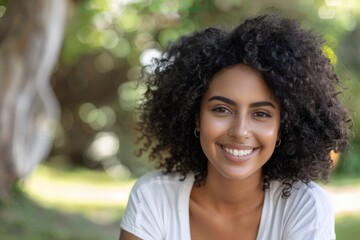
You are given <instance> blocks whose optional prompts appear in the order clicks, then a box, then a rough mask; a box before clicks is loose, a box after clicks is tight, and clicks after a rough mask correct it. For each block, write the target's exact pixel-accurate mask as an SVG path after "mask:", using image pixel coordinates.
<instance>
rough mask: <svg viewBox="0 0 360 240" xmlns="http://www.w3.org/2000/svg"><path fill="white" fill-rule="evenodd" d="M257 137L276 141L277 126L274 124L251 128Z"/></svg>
mask: <svg viewBox="0 0 360 240" xmlns="http://www.w3.org/2000/svg"><path fill="white" fill-rule="evenodd" d="M253 132H255V133H256V134H257V135H258V136H263V138H266V139H267V140H273V141H277V139H278V135H279V126H278V124H276V123H269V124H263V125H257V126H255V127H254V128H253Z"/></svg>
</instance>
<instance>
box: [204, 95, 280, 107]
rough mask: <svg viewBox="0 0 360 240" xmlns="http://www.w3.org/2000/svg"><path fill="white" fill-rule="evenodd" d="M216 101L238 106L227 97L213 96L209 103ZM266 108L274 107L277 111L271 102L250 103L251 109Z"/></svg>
mask: <svg viewBox="0 0 360 240" xmlns="http://www.w3.org/2000/svg"><path fill="white" fill-rule="evenodd" d="M216 100H217V101H221V102H224V103H227V104H230V105H233V106H236V105H237V104H236V102H235V101H233V100H231V99H229V98H226V97H222V96H213V97H211V98H209V100H208V102H211V101H216ZM266 106H269V107H272V108H274V109H276V107H275V105H274V104H273V103H272V102H269V101H259V102H253V103H250V107H251V108H256V107H266Z"/></svg>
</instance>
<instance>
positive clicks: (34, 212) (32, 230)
mask: <svg viewBox="0 0 360 240" xmlns="http://www.w3.org/2000/svg"><path fill="white" fill-rule="evenodd" d="M118 234H119V225H118V221H114V222H112V223H108V224H106V225H103V224H99V223H96V222H94V221H91V220H89V219H88V218H86V217H85V216H83V215H82V214H79V213H65V212H63V211H60V210H56V209H54V208H44V207H41V206H40V205H39V204H37V203H36V202H34V201H33V200H32V199H30V198H28V197H27V196H17V197H16V198H13V199H11V200H7V201H5V202H3V203H2V204H1V207H0V239H6V240H19V239H26V240H48V239H49V240H50V239H51V240H75V239H76V240H100V239H101V240H102V239H104V240H107V239H108V240H110V239H117V238H118Z"/></svg>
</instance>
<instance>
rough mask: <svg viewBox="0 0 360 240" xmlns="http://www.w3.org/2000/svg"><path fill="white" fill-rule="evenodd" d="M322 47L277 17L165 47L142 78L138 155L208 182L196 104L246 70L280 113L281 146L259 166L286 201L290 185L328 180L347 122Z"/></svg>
mask: <svg viewBox="0 0 360 240" xmlns="http://www.w3.org/2000/svg"><path fill="white" fill-rule="evenodd" d="M323 44H324V40H323V39H322V38H321V37H320V36H318V35H316V34H314V33H313V32H311V31H308V30H305V29H303V28H302V27H301V25H300V23H299V22H298V21H296V20H292V19H287V18H282V17H279V16H277V15H261V16H258V17H255V18H251V19H248V20H246V21H244V22H243V23H242V24H240V25H239V26H238V27H236V28H234V29H233V30H231V31H225V30H221V29H218V28H208V29H205V30H203V31H199V32H196V33H194V34H192V35H190V36H184V37H182V38H180V39H179V40H178V41H176V42H174V43H173V44H171V45H169V47H168V49H167V50H166V51H165V52H164V53H163V54H162V56H161V57H160V58H158V59H156V60H155V61H154V65H155V70H153V71H152V72H151V73H150V74H149V77H148V78H147V79H146V81H145V84H146V85H147V91H146V93H145V95H144V98H145V99H144V102H143V103H142V104H141V106H140V108H139V110H140V122H139V125H138V126H139V127H138V130H139V132H140V137H139V140H141V141H142V142H143V146H142V148H141V149H140V152H141V153H142V152H144V151H148V150H150V159H153V160H156V161H158V163H159V164H158V167H159V168H161V169H163V170H164V173H169V172H179V173H180V174H182V176H183V178H185V177H186V175H187V174H188V173H189V172H190V171H192V172H194V174H195V185H196V186H200V185H201V183H202V182H203V180H204V179H205V178H206V176H207V159H206V157H205V155H204V153H203V151H202V148H201V146H200V141H199V139H198V138H196V137H195V136H194V129H195V127H196V126H195V119H196V116H197V114H198V113H199V108H200V101H201V98H202V96H203V95H204V93H205V91H206V90H207V88H208V86H209V83H210V81H211V79H212V78H213V76H214V75H215V74H216V73H217V72H219V71H220V70H222V69H224V68H229V67H231V66H233V65H236V64H246V65H248V66H250V67H252V68H253V69H255V70H257V71H259V72H260V73H261V74H262V75H263V77H264V80H265V82H266V83H267V85H268V86H269V88H270V89H271V90H272V92H273V94H274V96H275V97H276V98H277V100H278V102H279V103H280V107H281V121H280V131H281V139H282V144H281V145H280V146H279V147H278V148H275V151H274V153H273V155H272V156H271V158H270V159H269V161H267V163H266V164H265V165H264V166H263V173H264V176H265V178H264V179H265V180H264V182H265V183H264V188H267V187H268V184H269V182H270V181H271V180H279V181H282V182H283V184H284V189H283V196H284V197H288V196H289V195H290V192H291V189H292V185H293V183H294V182H296V181H302V182H305V183H308V182H310V181H312V180H324V181H327V180H328V176H329V171H330V168H331V166H332V159H331V158H330V154H329V153H330V151H331V150H334V151H335V152H340V151H344V150H346V149H347V148H348V147H349V136H350V131H349V128H350V124H351V119H350V117H349V115H348V113H347V110H346V109H345V107H344V106H343V105H342V104H341V102H340V101H339V100H338V98H337V95H338V94H339V93H340V91H339V87H340V81H339V78H338V76H337V75H336V73H335V72H334V68H333V66H332V65H331V63H330V60H329V59H328V58H327V57H326V56H325V55H324V53H323V52H322V45H323Z"/></svg>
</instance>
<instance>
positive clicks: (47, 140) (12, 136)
mask: <svg viewBox="0 0 360 240" xmlns="http://www.w3.org/2000/svg"><path fill="white" fill-rule="evenodd" d="M66 6H67V1H66V0H26V1H24V0H11V1H9V2H8V6H7V10H6V12H5V15H4V18H3V20H2V22H1V25H0V76H1V78H0V151H1V156H0V197H4V196H6V195H7V194H8V193H9V189H10V187H11V186H12V185H13V184H14V183H15V182H16V181H17V180H18V179H20V178H23V177H25V176H27V175H28V174H29V173H30V172H31V171H32V170H33V169H34V168H35V167H36V166H37V165H38V164H39V163H40V161H41V160H43V159H44V158H45V157H46V156H47V155H48V153H49V150H50V147H51V144H52V135H53V134H52V132H53V131H54V129H55V127H54V125H55V124H56V122H57V119H58V117H59V106H58V103H57V100H56V98H55V96H54V93H53V90H52V88H51V86H50V84H49V82H50V75H51V73H52V69H53V67H54V65H55V64H56V62H57V58H58V54H59V50H60V47H61V43H62V39H63V30H64V25H65V19H66Z"/></svg>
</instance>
